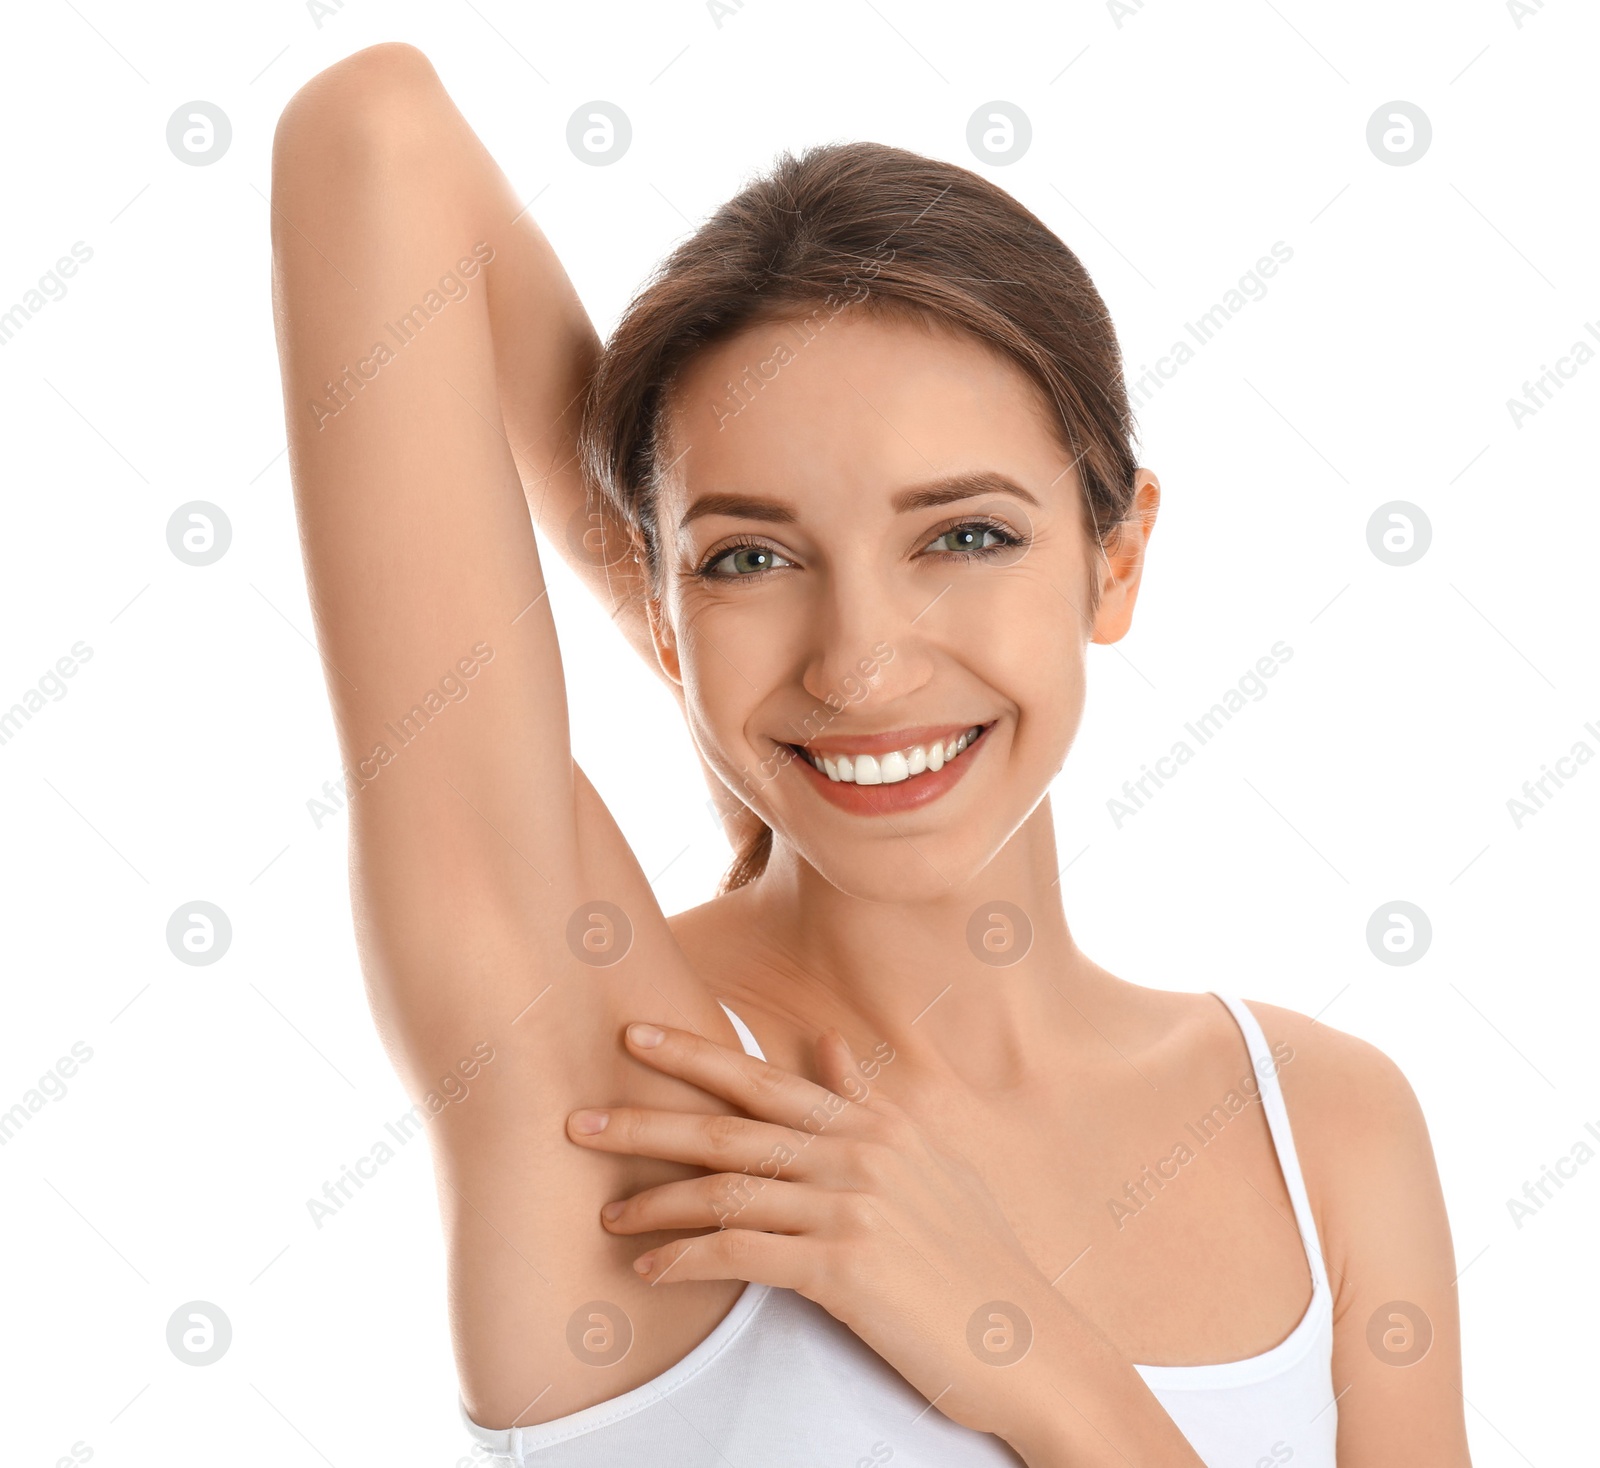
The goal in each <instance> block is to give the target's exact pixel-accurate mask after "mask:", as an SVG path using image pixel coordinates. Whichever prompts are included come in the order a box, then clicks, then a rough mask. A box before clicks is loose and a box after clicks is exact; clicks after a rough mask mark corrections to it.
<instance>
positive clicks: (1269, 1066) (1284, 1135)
mask: <svg viewBox="0 0 1600 1468" xmlns="http://www.w3.org/2000/svg"><path fill="white" fill-rule="evenodd" d="M1210 992H1211V993H1212V994H1213V995H1214V996H1215V997H1216V998H1218V999H1220V1000H1221V1001H1222V1002H1223V1003H1224V1004H1225V1005H1227V1007H1228V1012H1229V1013H1230V1014H1232V1015H1233V1018H1234V1022H1235V1023H1236V1024H1237V1025H1238V1026H1239V1029H1240V1030H1241V1031H1242V1032H1243V1034H1244V1039H1245V1046H1246V1048H1247V1049H1248V1050H1249V1052H1250V1065H1251V1068H1252V1069H1253V1070H1254V1071H1255V1077H1256V1086H1257V1088H1258V1089H1259V1091H1260V1095H1261V1104H1262V1107H1263V1108H1264V1109H1265V1111H1266V1113H1267V1128H1268V1130H1269V1131H1270V1132H1271V1134H1272V1146H1273V1150H1274V1151H1275V1152H1277V1154H1278V1167H1279V1169H1280V1170H1281V1171H1282V1173H1283V1181H1284V1186H1285V1187H1286V1188H1288V1190H1289V1202H1290V1203H1291V1204H1292V1205H1293V1207H1294V1217H1295V1223H1296V1224H1297V1225H1298V1226H1299V1229H1300V1242H1301V1244H1302V1245H1303V1246H1304V1248H1305V1251H1306V1260H1307V1262H1308V1263H1309V1264H1310V1266H1311V1281H1312V1284H1313V1286H1314V1287H1315V1288H1316V1289H1317V1290H1318V1291H1319V1292H1322V1291H1326V1290H1327V1289H1328V1270H1327V1266H1326V1264H1325V1263H1324V1262H1323V1258H1322V1244H1321V1242H1320V1240H1319V1239H1318V1237H1317V1223H1316V1220H1315V1219H1314V1218H1313V1217H1312V1216H1311V1199H1310V1197H1309V1196H1308V1195H1307V1193H1306V1181H1305V1177H1304V1176H1303V1174H1302V1173H1301V1171H1300V1155H1299V1153H1298V1152H1296V1151H1295V1146H1294V1131H1293V1129H1292V1128H1291V1127H1290V1125H1289V1110H1288V1107H1286V1106H1285V1105H1284V1102H1283V1088H1282V1087H1281V1086H1280V1085H1279V1083H1278V1061H1277V1059H1276V1057H1274V1055H1273V1053H1272V1047H1271V1046H1270V1045H1269V1044H1268V1043H1267V1037H1266V1033H1265V1032H1264V1031H1263V1030H1262V1028H1261V1024H1260V1021H1259V1020H1257V1019H1256V1017H1255V1015H1254V1014H1253V1013H1252V1012H1251V1010H1250V1008H1249V1006H1248V1005H1246V1004H1245V1003H1244V1001H1243V1000H1242V999H1238V998H1236V997H1235V996H1234V995H1232V994H1219V993H1217V991H1216V990H1215V989H1213V990H1211V991H1210Z"/></svg>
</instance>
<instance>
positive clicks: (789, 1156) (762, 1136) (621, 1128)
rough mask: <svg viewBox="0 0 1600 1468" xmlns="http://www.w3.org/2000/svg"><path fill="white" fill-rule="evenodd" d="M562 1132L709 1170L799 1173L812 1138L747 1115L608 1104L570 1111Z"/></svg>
mask: <svg viewBox="0 0 1600 1468" xmlns="http://www.w3.org/2000/svg"><path fill="white" fill-rule="evenodd" d="M567 1135H568V1136H569V1137H571V1138H572V1140H573V1141H574V1142H577V1143H579V1144H580V1145H582V1146H585V1147H589V1148H592V1149H593V1150H594V1151H596V1152H617V1153H622V1154H624V1155H627V1156H630V1157H660V1158H662V1159H664V1160H665V1161H668V1162H691V1163H694V1164H695V1165H696V1166H697V1167H704V1168H706V1169H708V1170H709V1171H711V1172H748V1173H754V1174H756V1175H758V1176H761V1177H803V1176H805V1172H804V1157H805V1153H806V1151H807V1143H808V1142H810V1141H811V1140H812V1138H811V1137H810V1136H809V1135H807V1134H805V1133H802V1132H795V1131H791V1130H790V1129H789V1128H788V1127H781V1126H774V1125H773V1124H772V1123H771V1122H765V1121H752V1120H751V1119H750V1118H749V1117H746V1116H725V1115H713V1116H707V1115H705V1114H703V1113H701V1112H695V1111H655V1110H648V1109H645V1108H642V1107H634V1106H613V1107H611V1108H609V1109H608V1110H605V1111H596V1110H585V1111H574V1112H573V1113H572V1114H571V1115H570V1116H569V1117H568V1118H567Z"/></svg>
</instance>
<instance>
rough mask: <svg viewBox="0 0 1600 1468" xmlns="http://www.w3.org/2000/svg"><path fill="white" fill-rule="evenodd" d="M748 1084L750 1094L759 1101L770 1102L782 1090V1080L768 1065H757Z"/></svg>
mask: <svg viewBox="0 0 1600 1468" xmlns="http://www.w3.org/2000/svg"><path fill="white" fill-rule="evenodd" d="M748 1083H749V1088H750V1094H751V1095H752V1096H754V1097H755V1098H756V1099H757V1100H759V1101H770V1100H771V1099H772V1098H773V1097H774V1096H776V1095H777V1094H778V1092H779V1091H780V1090H782V1088H783V1078H782V1077H781V1076H780V1075H779V1074H778V1072H777V1071H776V1070H774V1069H773V1068H772V1067H771V1066H770V1065H761V1064H757V1065H756V1066H755V1067H754V1068H753V1069H752V1070H751V1071H750V1074H749V1082H748Z"/></svg>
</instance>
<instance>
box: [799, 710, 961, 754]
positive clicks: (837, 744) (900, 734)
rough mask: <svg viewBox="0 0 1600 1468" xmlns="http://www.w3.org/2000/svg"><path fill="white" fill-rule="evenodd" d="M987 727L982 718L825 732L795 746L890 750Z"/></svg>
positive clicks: (824, 750)
mask: <svg viewBox="0 0 1600 1468" xmlns="http://www.w3.org/2000/svg"><path fill="white" fill-rule="evenodd" d="M987 727H988V725H987V724H986V723H985V722H984V721H983V720H982V719H969V720H968V721H967V722H966V723H965V724H918V725H916V726H915V727H914V728H910V729H885V730H884V731H883V732H882V733H881V734H825V735H823V736H822V737H820V738H818V739H807V740H806V741H805V742H804V743H800V742H798V741H796V742H795V743H794V747H795V748H797V749H803V750H805V751H806V752H807V753H809V754H815V755H837V754H848V755H857V754H888V753H889V752H890V751H891V750H896V749H910V748H912V747H913V746H915V745H919V744H921V745H928V744H934V743H948V742H949V741H950V740H952V739H959V738H960V737H961V736H962V735H963V734H965V733H966V732H967V730H968V729H979V728H987Z"/></svg>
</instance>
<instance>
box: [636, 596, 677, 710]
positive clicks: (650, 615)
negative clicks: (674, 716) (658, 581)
mask: <svg viewBox="0 0 1600 1468" xmlns="http://www.w3.org/2000/svg"><path fill="white" fill-rule="evenodd" d="M644 610H645V617H646V619H647V620H648V621H649V623H650V641H651V642H652V643H654V644H655V649H656V662H657V663H658V664H660V667H661V671H662V673H664V674H665V675H666V679H667V682H668V683H670V684H671V685H672V688H673V691H674V692H675V693H676V694H677V695H678V701H679V703H680V704H681V703H682V702H683V668H682V666H681V664H680V663H679V661H678V635H677V633H676V632H675V631H674V630H673V626H672V623H671V621H669V620H668V618H667V615H666V612H665V611H664V610H663V608H662V606H661V602H660V600H659V599H658V598H656V597H654V596H649V597H646V599H645V604H644Z"/></svg>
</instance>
